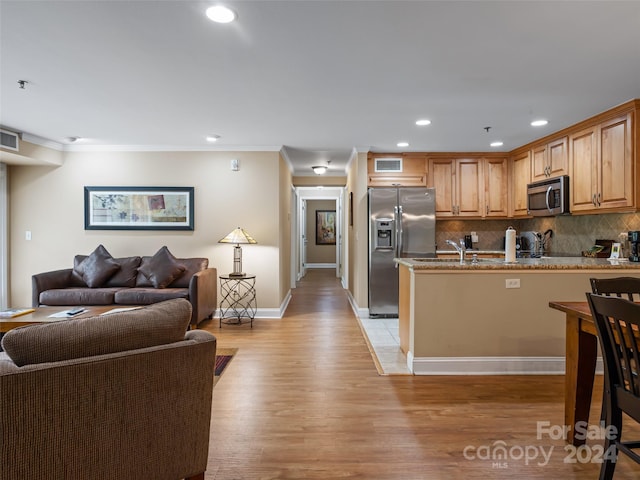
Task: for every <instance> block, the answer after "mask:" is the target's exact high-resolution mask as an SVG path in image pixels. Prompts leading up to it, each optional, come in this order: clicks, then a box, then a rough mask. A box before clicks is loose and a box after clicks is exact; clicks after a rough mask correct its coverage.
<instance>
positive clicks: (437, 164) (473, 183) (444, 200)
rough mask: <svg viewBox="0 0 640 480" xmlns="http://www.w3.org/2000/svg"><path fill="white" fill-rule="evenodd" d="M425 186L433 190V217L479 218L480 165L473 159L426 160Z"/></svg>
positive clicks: (481, 184)
mask: <svg viewBox="0 0 640 480" xmlns="http://www.w3.org/2000/svg"><path fill="white" fill-rule="evenodd" d="M428 165H429V167H428V169H429V180H428V186H429V187H434V188H435V189H436V217H440V218H445V217H457V216H462V217H479V216H482V212H483V209H482V206H483V204H484V176H483V171H482V162H481V160H480V159H477V158H475V159H473V158H430V159H429V162H428Z"/></svg>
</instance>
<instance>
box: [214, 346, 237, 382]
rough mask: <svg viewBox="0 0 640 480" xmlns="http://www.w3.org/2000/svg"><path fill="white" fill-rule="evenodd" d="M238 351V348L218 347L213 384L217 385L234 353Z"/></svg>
mask: <svg viewBox="0 0 640 480" xmlns="http://www.w3.org/2000/svg"><path fill="white" fill-rule="evenodd" d="M237 352H238V349H237V348H218V349H216V367H215V373H214V377H213V384H214V385H215V384H216V383H218V380H220V377H221V376H222V374H223V373H224V371H225V369H226V368H227V365H229V362H231V360H232V359H233V357H234V355H235V354H236V353H237Z"/></svg>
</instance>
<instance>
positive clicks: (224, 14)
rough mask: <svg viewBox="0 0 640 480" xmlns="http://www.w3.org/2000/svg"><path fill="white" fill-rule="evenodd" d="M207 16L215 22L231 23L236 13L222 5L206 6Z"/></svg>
mask: <svg viewBox="0 0 640 480" xmlns="http://www.w3.org/2000/svg"><path fill="white" fill-rule="evenodd" d="M207 17H209V19H210V20H213V21H214V22H216V23H231V22H233V21H234V20H235V19H236V13H235V12H234V11H233V10H231V9H230V8H228V7H225V6H223V5H214V6H213V7H209V8H207Z"/></svg>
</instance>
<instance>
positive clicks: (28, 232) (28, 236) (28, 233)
mask: <svg viewBox="0 0 640 480" xmlns="http://www.w3.org/2000/svg"><path fill="white" fill-rule="evenodd" d="M24 239H25V240H27V241H29V240H31V230H27V231H26V232H24Z"/></svg>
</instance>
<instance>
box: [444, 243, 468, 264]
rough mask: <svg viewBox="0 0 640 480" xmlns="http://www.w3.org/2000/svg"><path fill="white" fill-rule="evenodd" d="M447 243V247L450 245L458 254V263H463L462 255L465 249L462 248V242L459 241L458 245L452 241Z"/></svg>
mask: <svg viewBox="0 0 640 480" xmlns="http://www.w3.org/2000/svg"><path fill="white" fill-rule="evenodd" d="M447 243H448V244H449V245H452V246H453V248H455V249H456V252H458V253H459V254H460V263H464V255H465V253H466V251H467V249H466V248H465V246H464V240H463V239H460V245H458V244H457V243H456V242H454V241H453V240H447Z"/></svg>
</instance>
